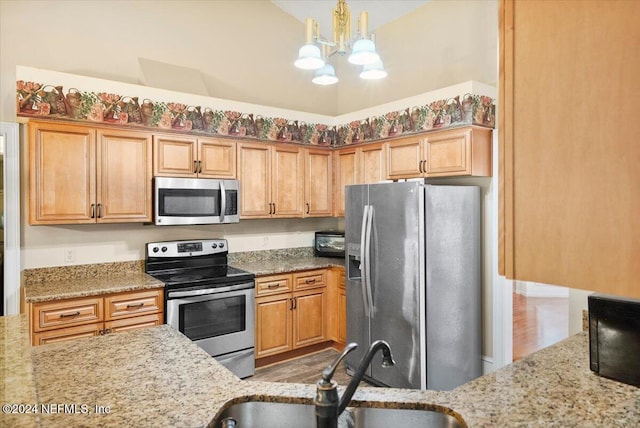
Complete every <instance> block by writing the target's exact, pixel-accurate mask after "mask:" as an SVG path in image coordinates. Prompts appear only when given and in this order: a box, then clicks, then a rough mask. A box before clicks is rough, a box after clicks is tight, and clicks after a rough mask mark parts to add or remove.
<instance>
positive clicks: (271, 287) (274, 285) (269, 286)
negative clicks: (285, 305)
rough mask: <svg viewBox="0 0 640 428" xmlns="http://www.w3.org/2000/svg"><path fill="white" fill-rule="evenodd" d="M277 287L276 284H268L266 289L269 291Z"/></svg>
mask: <svg viewBox="0 0 640 428" xmlns="http://www.w3.org/2000/svg"><path fill="white" fill-rule="evenodd" d="M278 287H280V284H277V283H276V284H269V285H267V288H268V289H269V290H273V289H274V288H278Z"/></svg>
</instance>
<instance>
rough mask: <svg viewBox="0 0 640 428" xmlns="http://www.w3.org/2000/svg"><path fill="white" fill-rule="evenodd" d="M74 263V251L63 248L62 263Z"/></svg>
mask: <svg viewBox="0 0 640 428" xmlns="http://www.w3.org/2000/svg"><path fill="white" fill-rule="evenodd" d="M75 261H76V251H75V250H74V249H73V248H65V250H64V262H65V263H73V262H75Z"/></svg>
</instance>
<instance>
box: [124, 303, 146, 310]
mask: <svg viewBox="0 0 640 428" xmlns="http://www.w3.org/2000/svg"><path fill="white" fill-rule="evenodd" d="M143 306H144V302H140V303H129V304H128V305H127V309H131V308H141V307H143Z"/></svg>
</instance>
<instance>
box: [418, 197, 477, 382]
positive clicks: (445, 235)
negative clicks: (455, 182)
mask: <svg viewBox="0 0 640 428" xmlns="http://www.w3.org/2000/svg"><path fill="white" fill-rule="evenodd" d="M425 216H426V219H425V221H426V308H427V313H426V322H427V345H426V346H427V388H428V389H439V390H449V389H453V388H455V387H457V386H459V385H461V384H463V383H465V382H468V381H470V380H472V379H474V378H476V377H478V376H480V375H481V374H482V364H481V359H480V352H481V349H480V348H481V312H480V311H481V296H480V290H481V257H480V220H481V219H480V189H479V188H478V187H475V186H425Z"/></svg>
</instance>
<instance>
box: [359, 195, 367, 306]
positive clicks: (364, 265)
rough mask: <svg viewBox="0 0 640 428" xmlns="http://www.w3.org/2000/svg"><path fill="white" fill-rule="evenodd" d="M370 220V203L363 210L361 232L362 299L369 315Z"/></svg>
mask: <svg viewBox="0 0 640 428" xmlns="http://www.w3.org/2000/svg"><path fill="white" fill-rule="evenodd" d="M368 221H369V205H365V206H364V211H363V212H362V230H361V232H360V265H361V266H360V272H361V278H362V279H361V281H360V282H361V283H362V301H363V303H364V313H365V315H366V316H369V299H368V297H367V246H366V234H367V222H368Z"/></svg>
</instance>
